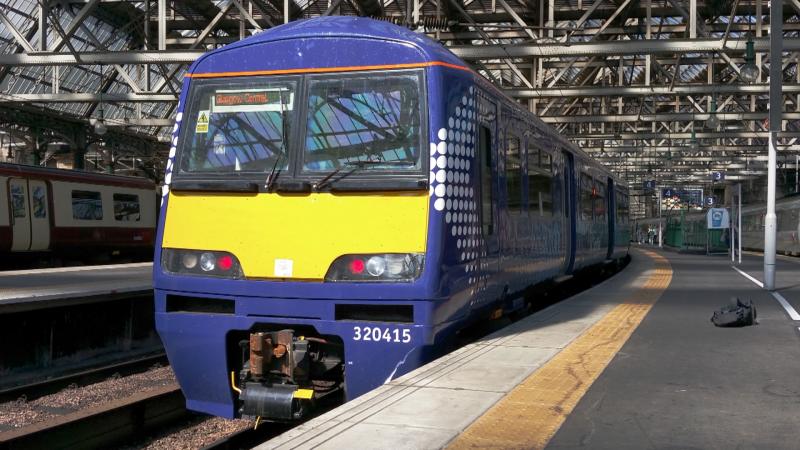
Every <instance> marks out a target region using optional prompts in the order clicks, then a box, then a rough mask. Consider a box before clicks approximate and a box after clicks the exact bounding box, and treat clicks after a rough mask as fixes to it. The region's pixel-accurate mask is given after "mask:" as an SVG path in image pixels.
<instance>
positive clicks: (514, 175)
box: [506, 135, 522, 212]
mask: <svg viewBox="0 0 800 450" xmlns="http://www.w3.org/2000/svg"><path fill="white" fill-rule="evenodd" d="M506 194H507V195H508V210H509V211H510V212H520V210H522V159H521V157H520V145H519V138H518V137H516V136H514V135H509V137H508V138H506Z"/></svg>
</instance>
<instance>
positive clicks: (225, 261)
mask: <svg viewBox="0 0 800 450" xmlns="http://www.w3.org/2000/svg"><path fill="white" fill-rule="evenodd" d="M161 268H162V269H163V270H164V271H165V272H167V273H172V274H176V275H202V276H207V277H208V276H210V277H220V278H232V279H235V280H238V279H242V278H244V273H243V272H242V267H241V265H240V264H239V260H238V259H236V257H235V256H233V255H232V254H230V253H228V252H217V251H204V250H188V249H177V248H165V249H162V250H161Z"/></svg>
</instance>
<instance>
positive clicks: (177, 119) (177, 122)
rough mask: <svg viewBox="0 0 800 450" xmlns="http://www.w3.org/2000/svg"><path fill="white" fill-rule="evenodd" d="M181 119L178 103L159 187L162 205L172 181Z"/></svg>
mask: <svg viewBox="0 0 800 450" xmlns="http://www.w3.org/2000/svg"><path fill="white" fill-rule="evenodd" d="M182 120H183V112H182V111H181V105H180V103H179V104H178V114H176V115H175V126H174V127H172V145H171V146H170V148H169V159H167V167H166V169H165V172H166V173H164V186H163V187H162V188H161V205H162V206H163V205H164V199H165V198H167V195H168V194H169V185H170V183H171V182H172V171H173V169H174V167H175V153H177V148H178V132H179V131H180V129H181V121H182Z"/></svg>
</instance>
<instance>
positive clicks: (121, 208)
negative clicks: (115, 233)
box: [114, 194, 141, 222]
mask: <svg viewBox="0 0 800 450" xmlns="http://www.w3.org/2000/svg"><path fill="white" fill-rule="evenodd" d="M114 219H115V220H119V221H121V222H138V221H140V220H141V214H140V212H139V196H138V195H136V194H114Z"/></svg>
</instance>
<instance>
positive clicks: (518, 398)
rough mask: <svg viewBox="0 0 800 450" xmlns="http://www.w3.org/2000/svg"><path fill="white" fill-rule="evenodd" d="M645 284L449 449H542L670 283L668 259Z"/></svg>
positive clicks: (658, 261)
mask: <svg viewBox="0 0 800 450" xmlns="http://www.w3.org/2000/svg"><path fill="white" fill-rule="evenodd" d="M645 253H646V254H647V255H648V256H649V257H650V258H653V259H654V260H655V261H656V265H655V268H654V269H653V271H652V272H651V273H650V274H649V276H648V278H647V281H645V283H644V284H643V285H642V286H641V287H640V288H639V289H637V290H636V291H635V292H634V293H633V294H632V295H631V296H629V297H628V298H627V299H625V300H624V301H623V302H622V303H621V304H619V305H618V306H616V307H615V308H614V309H612V310H611V311H610V312H609V313H608V314H606V316H605V317H603V318H602V319H601V320H600V321H599V322H597V323H596V324H595V325H594V326H592V327H591V328H589V329H588V330H587V331H586V332H585V333H583V334H582V335H581V336H580V337H578V338H577V339H576V340H575V341H573V342H572V343H571V344H570V345H569V346H568V347H566V348H565V349H564V350H562V351H561V352H560V353H559V354H557V355H556V356H554V357H553V358H552V359H551V360H550V361H549V362H548V363H547V364H545V365H544V366H542V367H541V368H540V369H539V370H537V371H536V372H534V373H533V374H532V375H530V376H529V377H528V378H527V379H526V380H525V381H523V382H522V383H521V384H520V385H519V386H517V387H516V388H515V389H514V390H512V391H511V392H510V393H509V394H508V395H506V397H504V398H503V399H502V400H501V401H500V402H498V403H497V404H496V405H495V406H493V407H492V408H491V409H489V411H487V412H486V414H484V415H483V416H481V417H480V418H479V419H478V420H476V421H475V422H473V423H472V424H471V425H470V426H469V427H467V429H466V430H464V432H463V433H462V434H461V435H459V437H457V438H456V439H455V440H453V442H451V443H450V445H449V447H448V448H449V449H469V448H503V449H510V448H525V449H535V448H544V447H545V446H546V445H547V443H548V442H549V441H550V439H551V438H552V437H553V436H554V435H555V434H556V432H557V431H558V429H559V428H560V427H561V425H562V424H563V423H564V421H565V420H566V418H567V417H568V416H569V414H570V413H571V412H572V410H573V409H574V408H575V406H576V405H577V404H578V402H579V401H580V399H581V398H582V397H583V395H584V394H585V393H586V392H587V391H588V390H589V387H591V385H592V384H593V383H594V381H595V380H596V379H597V377H598V376H600V374H601V373H602V372H603V370H604V369H605V368H606V366H607V365H608V363H609V362H611V359H612V358H613V357H614V355H616V354H617V352H618V351H619V350H620V349H621V348H622V346H623V345H624V344H625V342H626V341H627V340H628V338H629V337H630V336H631V334H633V332H634V331H635V330H636V328H637V327H638V326H639V324H640V323H641V321H642V320H643V319H644V317H645V316H646V315H647V313H648V312H649V311H650V309H651V308H652V307H653V305H654V304H655V302H656V301H657V300H658V299H659V297H661V294H662V293H663V292H664V291H665V290H666V289H667V287H668V286H669V284H670V281H671V280H672V268H671V266H670V264H669V262H668V261H667V259H666V258H664V257H662V256H660V255H658V254H656V253H654V252H645Z"/></svg>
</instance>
